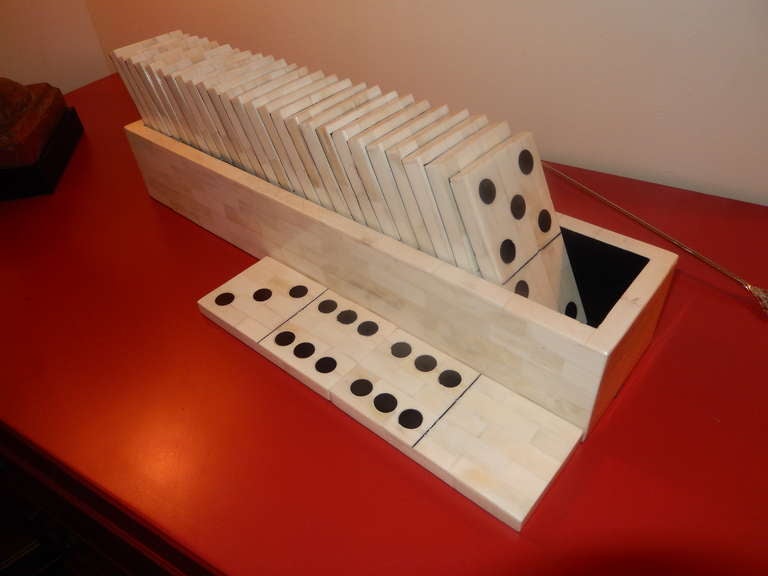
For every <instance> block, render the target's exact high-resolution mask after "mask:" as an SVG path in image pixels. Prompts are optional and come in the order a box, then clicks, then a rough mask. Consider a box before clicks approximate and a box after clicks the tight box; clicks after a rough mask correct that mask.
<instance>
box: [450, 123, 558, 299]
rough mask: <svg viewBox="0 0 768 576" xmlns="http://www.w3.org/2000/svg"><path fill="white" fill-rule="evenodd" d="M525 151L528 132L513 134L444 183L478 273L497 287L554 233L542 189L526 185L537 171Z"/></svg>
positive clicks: (528, 147) (555, 228)
mask: <svg viewBox="0 0 768 576" xmlns="http://www.w3.org/2000/svg"><path fill="white" fill-rule="evenodd" d="M531 147H532V139H531V136H530V134H529V133H523V134H518V135H516V136H513V137H512V138H509V139H507V140H505V141H504V142H502V143H500V144H498V145H497V146H495V147H494V148H492V149H491V150H490V151H489V152H488V153H486V154H484V155H482V156H481V157H480V158H478V159H477V160H476V161H475V162H473V163H472V164H470V165H469V166H467V167H466V168H464V170H462V171H461V172H459V173H458V174H456V175H454V176H453V177H451V179H450V182H451V188H452V190H453V194H454V199H455V200H456V205H457V206H458V208H459V211H460V212H461V216H462V220H463V222H464V225H465V227H466V230H467V234H468V236H469V239H470V241H471V243H472V248H473V250H474V253H475V256H476V258H477V262H478V265H479V267H480V272H481V273H482V275H483V277H485V278H487V279H489V280H492V281H494V282H496V283H498V284H503V283H504V282H506V281H507V280H509V278H510V277H511V276H512V275H513V274H514V273H515V272H516V271H517V270H518V269H519V268H520V267H521V266H522V265H523V264H525V262H527V261H528V260H530V259H531V258H532V257H533V256H534V255H535V254H536V253H537V252H538V250H539V248H541V247H543V246H544V245H545V244H546V243H547V242H548V241H550V240H552V239H553V238H554V237H555V236H557V235H558V234H559V232H560V229H559V226H558V225H557V222H556V221H555V220H554V218H555V212H554V210H553V208H552V202H551V200H549V194H548V192H547V191H546V188H541V187H539V186H538V185H537V184H536V183H535V182H530V180H533V179H535V178H536V176H535V175H534V172H535V171H540V170H541V168H540V167H537V169H536V170H534V164H533V154H532V152H531ZM542 178H543V176H542Z"/></svg>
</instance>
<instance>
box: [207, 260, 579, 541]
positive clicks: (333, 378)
mask: <svg viewBox="0 0 768 576" xmlns="http://www.w3.org/2000/svg"><path fill="white" fill-rule="evenodd" d="M198 305H199V307H200V310H201V311H202V312H203V314H205V315H206V316H207V317H208V318H210V319H211V320H213V321H214V322H216V323H217V324H219V325H220V326H221V327H223V328H224V329H225V330H227V331H228V332H230V333H231V334H233V335H234V336H236V337H238V338H239V339H240V340H242V341H243V342H245V343H246V344H248V345H249V346H251V347H252V348H253V349H254V350H256V351H257V352H259V353H260V354H262V355H264V356H265V357H267V358H269V359H270V360H271V361H273V362H274V363H275V364H277V365H278V366H280V367H281V368H283V369H284V370H285V371H286V372H288V373H289V374H291V375H293V376H294V377H296V378H297V379H298V380H300V381H301V382H303V383H304V384H306V385H307V386H309V387H310V388H311V389H312V390H314V391H315V392H317V393H318V394H320V395H322V396H323V397H325V398H326V399H328V400H330V401H331V402H333V404H335V405H336V406H337V407H338V408H340V409H341V410H343V411H344V412H346V413H347V414H348V415H349V416H351V417H352V418H354V419H355V420H357V421H358V422H360V423H361V424H363V425H364V426H366V427H367V428H369V429H370V430H372V431H373V432H375V433H376V434H378V435H379V436H381V437H382V438H384V439H385V440H386V441H387V442H389V443H390V444H392V445H393V446H395V447H397V448H398V449H399V450H401V451H402V452H403V453H404V454H406V455H407V456H409V457H410V458H412V459H413V460H415V461H416V462H418V463H420V464H421V465H422V466H424V467H425V468H427V469H428V470H430V471H432V472H433V473H434V474H435V475H437V476H438V477H439V478H441V479H442V480H444V481H445V482H446V483H447V484H449V485H450V486H452V487H454V488H455V489H456V490H458V491H459V492H461V493H462V494H464V495H465V496H467V497H468V498H470V499H471V500H473V501H474V502H476V503H477V504H478V505H480V506H481V507H483V508H484V509H485V510H487V511H489V512H490V513H491V514H493V515H495V516H496V517H497V518H499V519H500V520H502V521H503V522H505V523H507V524H508V525H510V526H512V527H513V528H515V529H518V530H519V529H520V527H521V525H522V523H523V522H524V521H525V519H526V517H527V515H528V513H529V512H530V511H531V509H532V508H533V506H534V504H535V503H536V501H537V500H538V499H539V498H540V496H541V495H542V493H543V492H544V490H545V489H546V487H547V485H548V484H549V482H550V481H551V480H552V478H553V477H554V476H555V474H556V473H557V471H558V470H559V469H560V467H561V466H562V464H563V462H564V461H565V459H566V458H567V457H568V455H569V454H570V452H571V450H572V449H573V447H574V446H575V445H576V443H577V442H578V441H579V438H580V437H581V430H580V429H579V428H578V427H576V426H574V425H573V424H571V423H570V422H566V421H565V420H563V419H562V418H560V417H558V416H556V415H554V414H552V413H550V412H548V411H547V410H545V409H543V408H541V407H540V406H537V405H536V404H534V403H533V402H531V401H530V400H527V399H525V398H523V397H522V396H520V395H519V394H516V393H515V392H512V391H511V390H508V389H507V388H505V387H504V386H502V385H501V384H499V383H498V382H495V381H494V380H492V379H491V378H488V377H487V376H483V375H481V374H478V372H477V371H475V370H473V369H472V368H470V367H469V366H467V365H465V364H463V363H462V362H460V361H458V360H456V359H455V358H452V357H451V356H448V355H447V354H444V353H442V352H440V351H439V350H436V349H435V348H433V347H432V346H430V345H429V344H427V343H426V342H423V341H422V340H419V339H418V338H416V337H415V336H413V335H411V334H409V333H408V332H406V331H404V330H402V329H400V328H398V327H397V326H396V325H394V324H392V323H391V322H388V321H387V320H385V319H384V318H381V317H380V316H378V315H376V314H374V313H373V312H371V311H369V310H366V309H365V308H363V307H362V306H359V305H358V304H356V303H354V302H352V301H350V300H348V299H346V298H343V297H342V296H340V295H339V294H336V293H334V292H332V291H331V290H328V289H326V288H325V287H324V286H322V285H320V284H318V283H317V282H314V281H313V280H311V279H310V278H307V277H306V276H303V275H302V274H299V273H298V272H296V271H295V270H292V269H291V268H288V267H287V266H284V265H282V264H280V263H279V262H277V261H276V260H273V259H272V258H269V257H266V258H262V259H261V260H260V261H259V262H258V263H256V264H254V265H253V266H251V267H249V268H248V269H246V270H245V271H244V272H242V273H241V274H238V275H237V276H236V277H235V278H233V279H232V280H230V281H229V282H227V283H225V284H224V285H222V286H221V287H219V288H217V289H216V290H214V291H213V292H211V293H210V294H208V295H206V296H204V297H203V298H202V299H201V300H200V301H199V302H198Z"/></svg>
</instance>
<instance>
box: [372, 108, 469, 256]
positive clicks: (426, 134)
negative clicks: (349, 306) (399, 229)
mask: <svg viewBox="0 0 768 576" xmlns="http://www.w3.org/2000/svg"><path fill="white" fill-rule="evenodd" d="M468 118H469V112H468V111H467V110H461V111H460V112H456V113H454V114H451V115H449V116H444V117H441V118H440V119H438V120H436V121H434V122H431V123H430V124H428V125H427V126H425V127H424V128H422V129H421V130H419V131H418V132H416V133H415V134H413V135H412V136H409V137H408V138H406V139H404V140H402V141H400V142H398V143H397V144H395V145H393V146H390V147H389V148H387V149H386V151H385V154H386V157H387V162H388V163H389V167H390V169H391V171H392V175H393V177H394V180H395V184H396V188H397V193H398V194H399V196H400V199H401V201H402V203H403V205H404V206H405V211H406V213H407V215H408V220H409V222H410V224H411V226H412V228H413V231H414V233H415V234H416V237H417V238H420V239H419V247H421V246H422V244H423V245H424V246H425V247H426V246H429V247H431V248H432V249H431V250H429V249H426V248H422V250H424V251H426V252H428V253H429V254H432V255H433V256H437V257H438V258H440V259H441V260H445V261H446V262H450V263H452V262H453V254H452V253H451V247H450V245H449V243H448V238H447V237H446V236H441V235H440V234H439V230H438V229H437V228H435V229H430V228H429V226H430V224H428V223H427V221H426V219H425V218H424V217H423V215H422V213H421V208H420V207H419V203H418V202H417V201H416V196H415V195H414V193H413V188H411V183H410V181H409V180H408V175H407V174H406V171H405V167H404V166H403V158H405V157H406V156H408V155H409V154H411V153H412V152H414V151H415V150H418V149H419V148H420V147H421V146H424V145H425V144H427V143H428V142H430V141H432V140H434V139H435V138H438V137H440V136H441V135H442V134H444V133H445V132H448V131H449V130H451V129H453V128H454V127H455V126H457V125H458V124H460V123H462V122H464V121H466V120H467V119H468ZM431 224H432V225H434V226H437V225H436V224H434V223H431ZM440 227H442V225H440ZM438 228H439V227H438ZM424 237H426V239H425V240H422V239H421V238H424Z"/></svg>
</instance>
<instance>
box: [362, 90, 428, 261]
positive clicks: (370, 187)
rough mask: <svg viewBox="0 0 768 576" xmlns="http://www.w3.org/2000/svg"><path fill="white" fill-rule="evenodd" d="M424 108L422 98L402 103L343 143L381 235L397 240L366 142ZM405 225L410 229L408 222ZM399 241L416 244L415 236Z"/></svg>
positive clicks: (425, 105) (424, 110)
mask: <svg viewBox="0 0 768 576" xmlns="http://www.w3.org/2000/svg"><path fill="white" fill-rule="evenodd" d="M428 109H429V102H427V101H426V100H423V101H421V102H416V103H414V104H411V105H409V106H406V107H405V108H403V109H402V110H401V111H399V112H397V113H395V114H392V115H391V116H388V117H387V118H384V119H383V120H380V121H379V122H377V123H375V124H374V125H373V126H370V127H369V128H366V129H365V130H363V131H362V132H360V133H359V134H356V135H355V136H352V137H351V138H350V139H349V140H348V141H347V145H348V146H349V151H350V154H351V155H352V160H353V162H354V167H355V169H356V171H357V174H358V176H359V178H360V180H361V182H362V185H363V190H364V192H365V194H366V196H367V197H368V201H369V202H370V203H371V206H372V207H373V210H374V212H375V213H376V217H377V218H378V220H379V225H380V226H381V231H382V232H383V233H384V234H386V235H388V236H391V237H392V238H395V239H397V240H400V239H401V237H400V232H399V230H398V227H397V225H396V224H395V219H394V217H393V215H392V211H391V210H390V208H389V205H388V204H387V200H386V198H385V197H384V194H383V193H382V191H381V186H380V185H379V182H378V180H377V179H376V174H375V173H374V170H373V166H372V164H371V159H370V157H369V156H368V153H367V152H366V146H367V145H368V144H369V143H370V142H373V141H374V140H377V139H378V138H380V137H382V136H384V135H386V134H388V133H390V132H392V131H393V130H395V129H396V128H398V127H400V126H401V125H403V124H405V123H406V122H408V121H409V120H412V119H413V118H415V117H416V116H418V115H420V114H422V113H423V112H426V111H427V110H428ZM408 228H409V229H410V225H409V226H408ZM403 241H404V242H406V243H407V244H409V245H410V246H413V247H416V246H417V244H416V238H415V236H411V235H409V236H408V238H407V239H404V240H403Z"/></svg>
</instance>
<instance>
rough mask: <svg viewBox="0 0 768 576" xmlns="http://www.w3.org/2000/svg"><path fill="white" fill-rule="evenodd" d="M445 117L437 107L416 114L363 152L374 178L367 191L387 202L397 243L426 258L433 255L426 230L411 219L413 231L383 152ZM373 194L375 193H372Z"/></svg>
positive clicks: (441, 109)
mask: <svg viewBox="0 0 768 576" xmlns="http://www.w3.org/2000/svg"><path fill="white" fill-rule="evenodd" d="M447 114H448V107H447V106H440V107H438V108H433V109H430V110H427V111H426V112H424V113H423V114H419V115H418V116H417V117H416V118H414V119H413V120H410V121H408V122H406V123H405V124H404V125H403V126H401V127H400V128H398V129H396V130H393V131H392V132H390V133H388V134H385V135H383V136H380V137H378V138H377V139H375V140H374V141H373V142H370V143H369V144H367V145H366V147H365V152H366V154H367V156H368V159H369V160H370V163H371V167H372V168H373V172H374V174H375V175H376V182H375V183H371V187H374V186H379V188H380V189H381V194H382V195H383V196H384V199H385V200H386V202H387V207H388V208H389V212H390V213H391V214H392V219H393V221H394V224H395V227H396V228H397V233H398V234H399V236H400V239H401V240H402V241H403V242H405V243H406V244H408V245H409V246H413V247H414V248H418V249H419V250H422V251H423V252H426V253H427V254H432V255H434V254H435V249H434V247H433V246H432V241H431V240H430V239H429V234H427V230H426V228H424V226H423V220H421V218H420V217H418V218H416V217H415V216H414V219H415V220H416V221H417V222H421V223H422V226H421V228H420V229H419V228H414V225H412V224H411V219H410V218H409V213H408V209H407V208H406V205H405V202H404V201H403V198H402V197H401V196H400V192H399V190H398V189H397V182H396V181H395V176H394V174H393V173H392V167H391V166H390V164H389V159H388V158H387V150H389V148H390V147H392V146H395V145H397V144H399V143H400V142H402V141H403V140H406V139H408V138H410V137H411V136H413V135H414V134H416V133H417V132H419V131H420V130H423V129H424V128H426V127H427V126H429V125H430V124H433V123H435V122H437V121H438V120H440V119H441V118H443V117H444V116H446V115H447ZM374 193H375V192H374Z"/></svg>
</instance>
